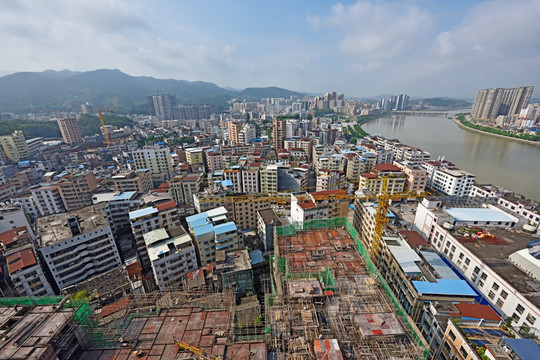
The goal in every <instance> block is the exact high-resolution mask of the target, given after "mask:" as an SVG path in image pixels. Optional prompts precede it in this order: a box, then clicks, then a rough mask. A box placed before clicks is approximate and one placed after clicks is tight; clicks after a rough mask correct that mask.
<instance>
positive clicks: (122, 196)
mask: <svg viewBox="0 0 540 360" xmlns="http://www.w3.org/2000/svg"><path fill="white" fill-rule="evenodd" d="M135 193H136V191H124V192H123V193H120V194H118V195H116V196H115V197H114V200H129V199H131V198H132V197H133V195H135Z"/></svg>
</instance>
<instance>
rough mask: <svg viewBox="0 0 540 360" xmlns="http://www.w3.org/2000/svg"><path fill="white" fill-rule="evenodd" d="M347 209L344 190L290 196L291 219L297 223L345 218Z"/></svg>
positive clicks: (346, 196) (347, 201) (347, 197)
mask: <svg viewBox="0 0 540 360" xmlns="http://www.w3.org/2000/svg"><path fill="white" fill-rule="evenodd" d="M348 209H349V196H348V195H347V191H345V190H341V189H340V190H326V191H316V192H310V193H308V192H299V193H293V194H291V218H292V220H293V221H295V222H298V223H302V222H304V221H310V220H322V219H331V218H335V217H346V216H347V213H348Z"/></svg>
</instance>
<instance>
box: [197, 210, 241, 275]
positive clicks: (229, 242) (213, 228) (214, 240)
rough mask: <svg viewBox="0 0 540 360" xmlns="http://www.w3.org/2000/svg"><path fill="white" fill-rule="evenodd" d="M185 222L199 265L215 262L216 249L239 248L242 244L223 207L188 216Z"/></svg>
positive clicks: (239, 235) (233, 224)
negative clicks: (193, 242) (192, 240)
mask: <svg viewBox="0 0 540 360" xmlns="http://www.w3.org/2000/svg"><path fill="white" fill-rule="evenodd" d="M186 222H187V224H188V226H189V231H190V234H191V236H192V238H193V239H194V241H195V244H196V247H197V257H198V259H199V264H200V265H201V266H205V265H206V264H209V263H212V262H215V261H216V251H218V250H233V249H239V248H241V247H243V245H244V241H243V237H242V235H241V234H240V233H239V232H238V229H237V227H236V224H235V223H234V222H232V221H229V220H228V219H227V210H226V209H225V208H224V207H219V208H216V209H212V210H208V211H206V212H204V213H200V214H196V215H192V216H188V217H187V218H186Z"/></svg>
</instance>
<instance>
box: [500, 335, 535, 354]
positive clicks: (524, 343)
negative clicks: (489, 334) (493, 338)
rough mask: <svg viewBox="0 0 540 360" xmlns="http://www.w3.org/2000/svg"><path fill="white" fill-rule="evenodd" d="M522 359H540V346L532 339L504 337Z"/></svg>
mask: <svg viewBox="0 0 540 360" xmlns="http://www.w3.org/2000/svg"><path fill="white" fill-rule="evenodd" d="M504 341H506V343H507V344H508V346H509V347H510V348H511V349H512V350H513V351H514V352H515V353H516V355H517V356H519V358H520V359H540V347H539V346H538V345H537V344H536V343H535V342H534V340H531V339H510V338H504Z"/></svg>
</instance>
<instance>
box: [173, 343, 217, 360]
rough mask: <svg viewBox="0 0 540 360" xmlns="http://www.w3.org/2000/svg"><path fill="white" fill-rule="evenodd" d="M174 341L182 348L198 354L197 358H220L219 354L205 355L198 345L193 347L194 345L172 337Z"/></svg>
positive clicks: (213, 359) (207, 359) (215, 359)
mask: <svg viewBox="0 0 540 360" xmlns="http://www.w3.org/2000/svg"><path fill="white" fill-rule="evenodd" d="M174 342H175V343H176V345H178V346H180V347H181V348H182V349H185V350H187V351H189V352H192V353H194V354H196V355H199V359H203V360H221V358H220V357H219V356H214V355H207V354H206V352H205V351H204V349H200V348H198V347H195V346H191V345H189V344H187V343H185V342H183V341H180V340H178V339H174Z"/></svg>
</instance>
